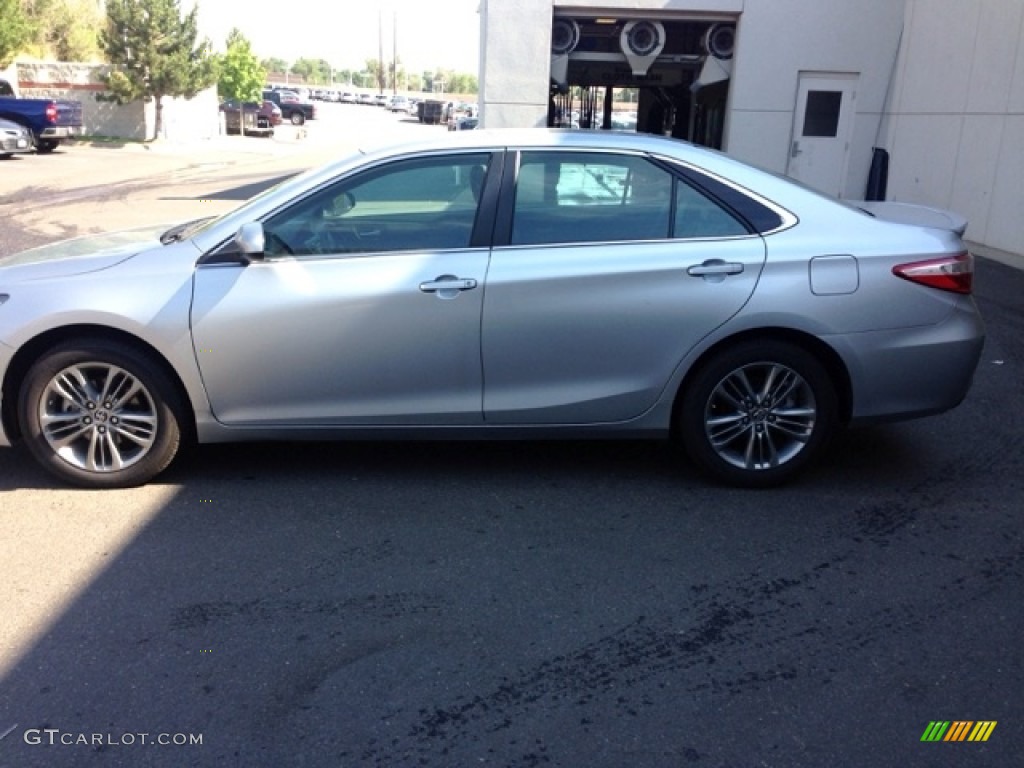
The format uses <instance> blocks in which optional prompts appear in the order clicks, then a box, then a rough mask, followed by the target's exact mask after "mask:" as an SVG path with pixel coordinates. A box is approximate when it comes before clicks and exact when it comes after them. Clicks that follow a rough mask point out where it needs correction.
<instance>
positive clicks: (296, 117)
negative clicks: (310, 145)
mask: <svg viewBox="0 0 1024 768" xmlns="http://www.w3.org/2000/svg"><path fill="white" fill-rule="evenodd" d="M290 119H291V121H292V125H302V124H303V123H304V122H306V116H305V115H304V114H302V113H301V112H292V116H291V118H290Z"/></svg>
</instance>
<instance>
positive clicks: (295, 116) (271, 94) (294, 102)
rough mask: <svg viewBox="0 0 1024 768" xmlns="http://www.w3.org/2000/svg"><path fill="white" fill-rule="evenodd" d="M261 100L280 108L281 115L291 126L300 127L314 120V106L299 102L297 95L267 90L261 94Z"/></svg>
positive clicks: (306, 102)
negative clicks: (270, 102)
mask: <svg viewBox="0 0 1024 768" xmlns="http://www.w3.org/2000/svg"><path fill="white" fill-rule="evenodd" d="M263 98H264V100H266V101H272V102H274V103H275V104H277V106H279V107H280V108H281V115H282V116H283V117H284V119H285V120H289V121H290V122H291V124H292V125H302V124H303V123H304V122H306V121H307V120H315V119H316V105H315V104H313V103H311V102H308V101H299V97H298V95H297V94H294V93H292V92H291V91H278V90H268V91H264V92H263Z"/></svg>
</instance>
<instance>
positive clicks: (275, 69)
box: [260, 57, 288, 75]
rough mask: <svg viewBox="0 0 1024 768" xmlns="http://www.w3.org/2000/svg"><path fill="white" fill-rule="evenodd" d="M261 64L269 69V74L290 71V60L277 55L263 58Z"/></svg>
mask: <svg viewBox="0 0 1024 768" xmlns="http://www.w3.org/2000/svg"><path fill="white" fill-rule="evenodd" d="M260 66H262V67H263V68H264V69H265V70H266V71H267V74H268V75H269V74H277V75H283V74H284V73H285V72H287V71H288V62H287V61H285V60H284V59H279V58H276V57H272V58H269V59H263V61H261V62H260Z"/></svg>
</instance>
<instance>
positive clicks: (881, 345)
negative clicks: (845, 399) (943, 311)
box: [828, 298, 985, 424]
mask: <svg viewBox="0 0 1024 768" xmlns="http://www.w3.org/2000/svg"><path fill="white" fill-rule="evenodd" d="M828 341H830V342H835V344H834V347H835V348H836V349H837V350H839V352H840V354H841V355H842V356H843V357H844V359H845V360H846V362H847V368H848V370H849V373H850V378H851V383H852V391H853V393H854V399H853V403H852V410H851V414H850V423H851V424H866V423H873V422H881V421H900V420H904V419H913V418H917V417H919V416H929V415H932V414H936V413H942V412H943V411H948V410H950V409H951V408H955V407H956V406H957V405H959V404H960V403H961V402H962V401H963V399H964V398H965V397H966V396H967V392H968V391H969V390H970V388H971V383H972V381H973V380H974V373H975V371H976V370H977V367H978V361H979V360H980V359H981V351H982V348H983V346H984V344H985V326H984V323H983V322H982V320H981V316H980V315H979V314H978V311H977V308H976V307H975V305H974V301H973V300H972V299H970V298H965V299H963V300H962V301H961V302H959V303H958V304H957V306H956V307H955V308H954V310H953V312H952V313H951V314H950V315H949V316H948V317H947V318H946V320H944V321H943V322H941V323H939V324H937V325H932V326H925V327H920V328H903V329H899V330H892V331H878V332H872V333H862V334H856V335H853V336H846V337H843V339H842V340H841V341H840V340H838V339H828Z"/></svg>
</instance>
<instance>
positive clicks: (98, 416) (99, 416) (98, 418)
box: [93, 411, 107, 421]
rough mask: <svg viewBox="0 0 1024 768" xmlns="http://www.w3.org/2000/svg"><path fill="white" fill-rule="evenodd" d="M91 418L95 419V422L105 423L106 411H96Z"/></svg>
mask: <svg viewBox="0 0 1024 768" xmlns="http://www.w3.org/2000/svg"><path fill="white" fill-rule="evenodd" d="M93 417H94V418H95V419H96V421H106V420H107V412H106V411H96V413H94V414H93Z"/></svg>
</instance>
